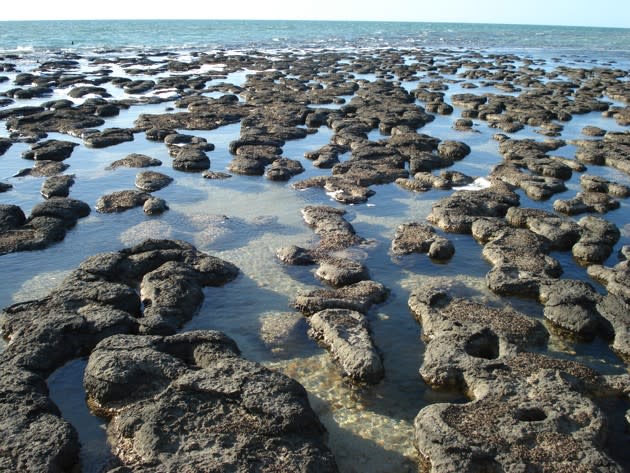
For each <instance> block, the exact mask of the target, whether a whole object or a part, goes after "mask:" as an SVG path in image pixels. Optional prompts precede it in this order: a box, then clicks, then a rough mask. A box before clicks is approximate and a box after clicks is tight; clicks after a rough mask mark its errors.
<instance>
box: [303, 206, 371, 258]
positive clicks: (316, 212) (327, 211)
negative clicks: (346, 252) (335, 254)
mask: <svg viewBox="0 0 630 473" xmlns="http://www.w3.org/2000/svg"><path fill="white" fill-rule="evenodd" d="M345 214H346V212H345V211H344V210H341V209H336V208H334V207H328V206H324V205H322V206H307V207H305V208H304V209H303V210H302V217H303V218H304V221H305V222H306V224H307V225H309V226H310V227H312V228H313V230H314V231H315V233H316V234H317V235H318V236H319V237H320V239H321V240H320V242H319V243H318V245H317V248H316V249H315V253H317V254H319V255H322V254H324V255H325V254H328V253H330V252H331V251H335V250H341V249H345V248H349V247H351V246H354V245H358V244H360V243H363V241H364V240H363V238H361V237H359V236H357V235H356V232H355V231H354V228H353V227H352V225H351V224H350V223H349V222H348V221H347V220H345V219H344V217H343V216H344V215H345Z"/></svg>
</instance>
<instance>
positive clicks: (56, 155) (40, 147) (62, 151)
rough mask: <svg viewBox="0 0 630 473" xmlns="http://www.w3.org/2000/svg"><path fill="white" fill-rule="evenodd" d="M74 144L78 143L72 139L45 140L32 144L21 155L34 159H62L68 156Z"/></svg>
mask: <svg viewBox="0 0 630 473" xmlns="http://www.w3.org/2000/svg"><path fill="white" fill-rule="evenodd" d="M76 146H79V144H78V143H73V142H72V141H60V140H46V141H42V142H40V143H35V144H34V145H32V146H31V149H30V150H28V151H25V152H24V153H22V157H23V158H24V159H33V160H35V161H63V160H64V159H68V158H69V157H70V155H71V154H72V151H74V148H75V147H76Z"/></svg>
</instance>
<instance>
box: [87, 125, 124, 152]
mask: <svg viewBox="0 0 630 473" xmlns="http://www.w3.org/2000/svg"><path fill="white" fill-rule="evenodd" d="M82 136H83V142H84V143H85V146H88V147H90V148H106V147H108V146H114V145H117V144H120V143H124V142H125V141H133V130H131V129H126V128H105V129H104V130H103V131H98V130H90V131H87V132H84V133H83V135H82Z"/></svg>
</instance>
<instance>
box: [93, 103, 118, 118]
mask: <svg viewBox="0 0 630 473" xmlns="http://www.w3.org/2000/svg"><path fill="white" fill-rule="evenodd" d="M94 114H95V115H96V116H97V117H115V116H117V115H119V114H120V108H119V107H118V106H116V105H115V104H113V103H106V104H103V105H99V106H98V107H96V110H95V112H94Z"/></svg>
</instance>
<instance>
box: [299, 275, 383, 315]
mask: <svg viewBox="0 0 630 473" xmlns="http://www.w3.org/2000/svg"><path fill="white" fill-rule="evenodd" d="M387 294H388V291H387V289H386V288H385V286H383V285H382V284H380V283H378V282H375V281H359V282H358V283H355V284H351V285H349V286H344V287H341V288H339V289H315V290H313V291H307V292H304V293H300V294H298V296H297V297H296V298H295V301H294V302H293V307H295V308H296V309H297V310H299V311H300V312H302V313H303V314H305V315H311V314H314V313H315V312H319V311H322V310H325V309H349V310H354V311H357V312H361V313H362V314H364V313H366V312H367V311H368V310H369V308H370V307H371V306H372V305H374V304H378V303H380V302H383V301H384V300H385V299H386V298H387Z"/></svg>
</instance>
